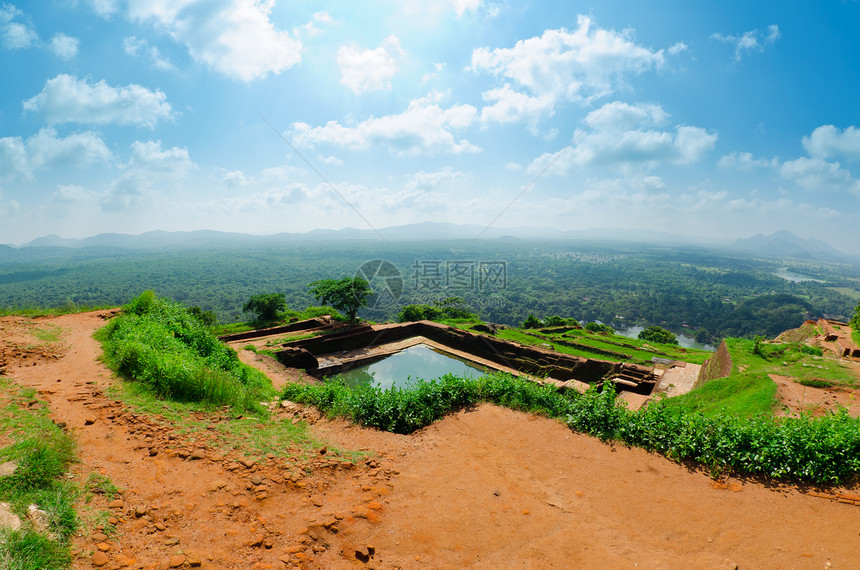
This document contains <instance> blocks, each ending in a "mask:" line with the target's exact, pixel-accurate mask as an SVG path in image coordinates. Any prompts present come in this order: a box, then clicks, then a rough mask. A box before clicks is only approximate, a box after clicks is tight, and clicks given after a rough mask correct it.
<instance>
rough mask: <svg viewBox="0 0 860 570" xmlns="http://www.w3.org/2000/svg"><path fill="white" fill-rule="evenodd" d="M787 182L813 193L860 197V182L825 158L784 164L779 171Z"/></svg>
mask: <svg viewBox="0 0 860 570" xmlns="http://www.w3.org/2000/svg"><path fill="white" fill-rule="evenodd" d="M779 173H780V175H781V176H782V177H783V178H785V179H786V180H792V181H794V182H796V183H797V184H798V185H799V186H801V187H802V188H805V189H807V190H813V191H835V192H844V191H847V192H852V193H854V194H856V195H857V196H860V180H857V179H855V178H853V177H852V176H851V173H850V172H849V171H847V170H845V169H844V168H842V166H841V165H840V164H839V163H838V162H828V161H826V160H824V159H823V158H818V157H813V158H807V157H801V158H798V159H797V160H790V161H786V162H785V163H783V165H782V167H781V168H780V171H779Z"/></svg>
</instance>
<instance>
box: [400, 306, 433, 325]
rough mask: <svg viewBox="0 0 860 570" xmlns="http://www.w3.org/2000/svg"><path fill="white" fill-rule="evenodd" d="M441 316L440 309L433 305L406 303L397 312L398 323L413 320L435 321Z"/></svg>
mask: <svg viewBox="0 0 860 570" xmlns="http://www.w3.org/2000/svg"><path fill="white" fill-rule="evenodd" d="M440 318H442V311H440V310H439V309H438V308H437V307H434V306H433V305H406V306H405V307H403V308H402V309H400V312H399V313H397V322H398V323H410V322H414V321H424V320H428V321H435V320H436V319H440Z"/></svg>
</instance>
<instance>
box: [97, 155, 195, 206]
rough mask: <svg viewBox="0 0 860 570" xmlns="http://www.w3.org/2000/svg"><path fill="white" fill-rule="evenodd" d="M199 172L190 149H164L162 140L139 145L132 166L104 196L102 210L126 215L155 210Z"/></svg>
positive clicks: (114, 182)
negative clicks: (137, 210)
mask: <svg viewBox="0 0 860 570" xmlns="http://www.w3.org/2000/svg"><path fill="white" fill-rule="evenodd" d="M196 169H197V165H195V164H194V163H193V162H192V161H191V157H190V156H189V154H188V149H186V148H180V147H171V148H168V149H163V148H162V143H161V141H160V140H155V141H135V142H133V143H132V145H131V158H130V159H129V161H128V164H126V165H125V167H124V168H123V171H122V173H121V174H120V176H119V177H118V178H117V179H115V180H113V181H112V182H111V183H110V185H109V186H108V189H107V191H106V192H105V193H104V194H103V195H102V196H101V207H102V209H103V210H105V211H126V210H131V209H134V208H137V207H141V206H153V205H155V204H154V203H155V202H156V201H157V200H158V199H159V197H160V196H162V195H164V194H166V193H171V192H176V191H177V190H179V189H181V187H182V184H183V183H184V181H185V180H186V179H187V178H188V176H189V174H190V173H191V172H192V171H193V170H196Z"/></svg>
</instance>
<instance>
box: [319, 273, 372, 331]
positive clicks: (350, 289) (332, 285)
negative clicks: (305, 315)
mask: <svg viewBox="0 0 860 570" xmlns="http://www.w3.org/2000/svg"><path fill="white" fill-rule="evenodd" d="M308 287H309V288H310V291H311V293H312V294H313V296H314V297H316V298H317V300H318V301H320V302H321V303H322V304H324V305H331V306H332V307H334V308H335V309H337V310H338V311H342V312H343V313H344V314H345V315H346V318H347V319H349V321H350V322H353V323H354V322H357V321H358V310H359V309H360V308H361V307H363V306H365V305H367V298H368V297H369V296H370V295H371V294H372V293H373V291H372V290H371V289H370V284H369V283H368V282H367V281H366V280H365V279H362V278H361V277H352V278H350V277H344V278H343V279H339V280H338V279H321V280H319V281H314V282H313V283H311V284H310V285H308Z"/></svg>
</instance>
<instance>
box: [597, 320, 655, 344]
mask: <svg viewBox="0 0 860 570" xmlns="http://www.w3.org/2000/svg"><path fill="white" fill-rule="evenodd" d="M582 328H584V329H585V330H587V331H589V332H596V333H601V332H604V333H609V334H613V333H614V332H615V329H613V328H612V327H610V326H609V325H604V324H602V323H594V322H591V323H585V325H583V327H582ZM639 338H640V339H641V338H642V336H641V335H640V336H639ZM644 340H649V339H647V338H646V339H644Z"/></svg>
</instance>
